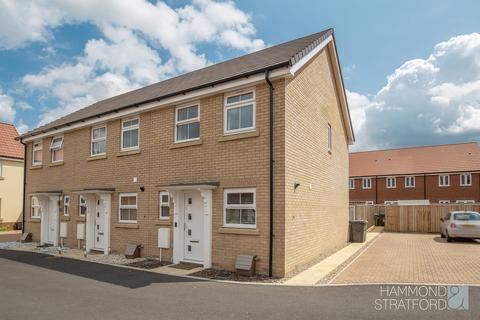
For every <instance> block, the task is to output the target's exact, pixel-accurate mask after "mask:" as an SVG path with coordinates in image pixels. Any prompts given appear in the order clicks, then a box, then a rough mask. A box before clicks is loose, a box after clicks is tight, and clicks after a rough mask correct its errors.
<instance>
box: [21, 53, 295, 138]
mask: <svg viewBox="0 0 480 320" xmlns="http://www.w3.org/2000/svg"><path fill="white" fill-rule="evenodd" d="M286 67H290V61H286V62H281V63H277V64H275V65H272V66H269V67H265V68H261V69H258V70H253V71H250V72H247V73H242V74H237V75H234V76H231V77H228V78H225V79H220V80H217V81H212V82H209V83H206V84H203V85H199V86H196V87H193V88H189V89H186V90H181V91H176V92H173V93H170V94H167V95H164V96H160V97H156V98H152V99H147V100H142V101H139V102H136V103H132V104H128V105H126V106H123V107H119V108H116V109H114V110H109V111H106V112H102V113H98V114H95V115H92V116H89V117H85V118H82V119H78V120H74V121H70V122H67V123H64V124H60V125H58V126H55V127H51V128H48V129H42V130H38V132H32V133H28V132H27V133H26V134H25V135H22V138H29V137H35V136H37V135H40V134H43V133H47V132H49V131H52V130H57V129H62V128H64V127H69V126H71V125H72V124H75V123H78V122H85V121H87V120H90V119H93V118H98V117H102V116H105V115H108V114H111V113H118V112H119V111H122V110H125V109H128V108H133V107H137V108H138V107H140V105H142V104H146V103H150V102H157V101H161V100H162V99H167V98H171V97H174V96H178V95H180V94H183V95H185V94H187V93H189V92H192V91H195V90H200V89H205V88H209V87H212V88H213V87H215V86H216V85H219V84H222V83H225V82H228V81H233V80H238V79H242V78H249V77H251V76H254V75H257V74H261V73H264V72H267V71H268V72H270V71H271V70H274V69H280V68H286ZM34 131H35V130H34Z"/></svg>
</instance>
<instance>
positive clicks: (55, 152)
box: [50, 137, 63, 162]
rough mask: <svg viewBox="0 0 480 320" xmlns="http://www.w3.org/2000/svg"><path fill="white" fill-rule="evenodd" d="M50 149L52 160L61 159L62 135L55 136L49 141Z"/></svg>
mask: <svg viewBox="0 0 480 320" xmlns="http://www.w3.org/2000/svg"><path fill="white" fill-rule="evenodd" d="M50 150H51V151H52V162H62V161H63V137H55V138H53V139H52V143H50Z"/></svg>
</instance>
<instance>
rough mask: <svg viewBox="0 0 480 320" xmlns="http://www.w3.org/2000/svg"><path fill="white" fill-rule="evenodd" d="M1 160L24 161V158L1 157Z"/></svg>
mask: <svg viewBox="0 0 480 320" xmlns="http://www.w3.org/2000/svg"><path fill="white" fill-rule="evenodd" d="M0 160H3V161H14V162H23V159H18V158H9V157H0Z"/></svg>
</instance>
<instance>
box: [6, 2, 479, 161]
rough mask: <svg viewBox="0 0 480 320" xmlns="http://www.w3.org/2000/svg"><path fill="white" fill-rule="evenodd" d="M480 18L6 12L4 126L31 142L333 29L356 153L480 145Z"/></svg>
mask: <svg viewBox="0 0 480 320" xmlns="http://www.w3.org/2000/svg"><path fill="white" fill-rule="evenodd" d="M478 12H480V2H478V1H474V0H472V1H468V0H456V1H449V0H442V1H438V0H435V1H433V0H432V1H430V0H422V1H418V0H416V1H410V0H404V1H393V0H363V1H360V0H348V1H347V0H339V1H322V0H317V1H279V0H277V1H274V0H262V1H257V0H243V1H236V2H234V1H213V0H192V1H175V0H166V1H156V0H152V1H147V0H103V1H101V2H100V1H97V0H83V1H76V0H50V1H46V0H45V1H44V0H31V1H15V0H0V121H6V122H11V123H14V124H15V125H16V126H17V128H18V130H19V131H20V132H26V131H28V130H31V129H33V128H35V127H36V126H38V125H41V124H45V123H48V122H50V121H52V120H54V119H56V118H58V117H61V116H63V115H65V114H68V113H70V112H73V111H75V110H78V109H79V108H82V107H85V106H87V105H89V104H92V103H94V102H95V101H99V100H102V99H105V98H108V97H111V96H114V95H116V94H119V93H123V92H127V91H129V90H132V89H135V88H139V87H142V86H146V85H148V84H151V83H155V82H158V81H161V80H163V79H166V78H169V77H173V76H175V75H178V74H181V73H185V72H188V71H192V70H195V69H198V68H201V67H204V66H207V65H209V64H213V63H217V62H220V61H223V60H226V59H229V58H233V57H236V56H239V55H242V54H245V53H249V52H252V51H256V50H259V49H262V48H264V47H267V46H271V45H274V44H278V43H282V42H285V41H288V40H291V39H295V38H298V37H301V36H305V35H308V34H311V33H315V32H318V31H321V30H324V29H326V28H330V27H332V28H334V29H335V38H336V44H337V48H338V54H339V58H340V62H341V66H342V71H343V76H344V81H345V86H346V91H347V98H348V102H349V107H350V112H351V116H352V122H353V126H354V130H355V135H356V143H355V145H354V146H353V147H352V148H351V150H353V151H359V150H370V149H385V148H394V147H407V146H417V145H428V144H441V143H456V142H464V141H479V139H480V19H479V18H478ZM26 17H28V19H27V18H26Z"/></svg>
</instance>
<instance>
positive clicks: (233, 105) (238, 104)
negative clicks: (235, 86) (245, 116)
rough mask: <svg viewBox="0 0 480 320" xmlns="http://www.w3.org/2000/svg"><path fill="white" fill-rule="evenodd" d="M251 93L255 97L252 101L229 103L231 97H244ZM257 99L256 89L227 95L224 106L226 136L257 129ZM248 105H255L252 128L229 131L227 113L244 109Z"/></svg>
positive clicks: (224, 130)
mask: <svg viewBox="0 0 480 320" xmlns="http://www.w3.org/2000/svg"><path fill="white" fill-rule="evenodd" d="M250 92H251V93H252V94H253V97H252V99H250V100H247V101H240V102H234V103H230V104H228V103H227V101H228V98H230V97H234V96H239V95H244V94H247V93H250ZM256 97H257V95H256V93H255V90H254V89H249V90H244V91H240V92H235V93H230V94H228V95H225V98H224V104H223V133H224V134H236V133H242V132H249V131H255V129H256V118H257V111H256V110H257V106H256ZM246 105H253V112H252V113H253V119H252V126H251V127H248V128H239V129H233V130H228V129H227V128H228V126H227V120H228V117H227V113H228V112H227V111H228V110H230V109H236V108H240V107H243V106H246Z"/></svg>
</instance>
